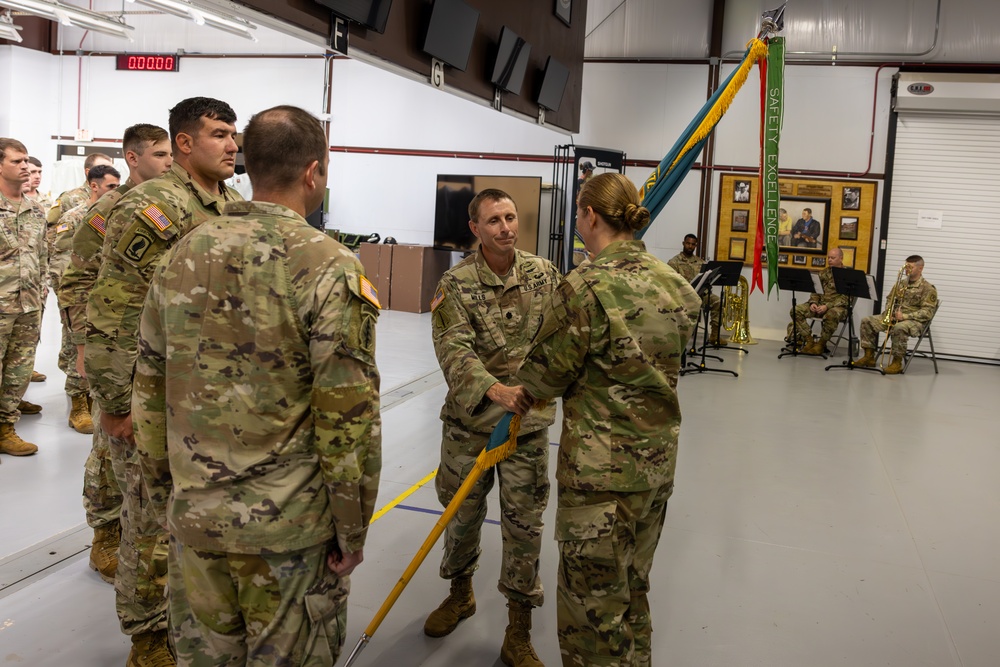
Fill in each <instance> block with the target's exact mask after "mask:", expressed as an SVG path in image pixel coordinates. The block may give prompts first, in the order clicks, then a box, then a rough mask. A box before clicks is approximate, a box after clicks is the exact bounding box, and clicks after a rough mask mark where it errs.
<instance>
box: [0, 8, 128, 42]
mask: <svg viewBox="0 0 1000 667" xmlns="http://www.w3.org/2000/svg"><path fill="white" fill-rule="evenodd" d="M0 7H6V8H7V9H13V10H14V11H17V12H23V13H25V14H31V15H32V16H40V17H42V18H44V19H49V20H50V21H58V22H59V23H61V24H62V25H66V26H73V27H76V28H84V29H85V30H93V31H94V32H99V33H103V34H105V35H111V36H112V37H122V38H125V39H127V40H129V41H130V42H131V41H132V37H131V35H129V32H128V31H129V30H133V29H134V28H132V26H130V25H127V24H126V23H125V22H124V21H121V20H116V19H114V18H112V17H110V16H107V15H106V14H100V13H98V12H92V11H89V10H86V9H81V8H80V7H74V6H73V5H66V4H63V3H61V2H57V1H56V0H0ZM18 41H20V40H18Z"/></svg>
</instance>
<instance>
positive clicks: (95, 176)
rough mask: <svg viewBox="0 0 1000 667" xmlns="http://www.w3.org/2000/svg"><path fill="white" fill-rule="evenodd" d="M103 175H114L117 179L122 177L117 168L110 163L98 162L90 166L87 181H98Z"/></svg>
mask: <svg viewBox="0 0 1000 667" xmlns="http://www.w3.org/2000/svg"><path fill="white" fill-rule="evenodd" d="M105 176H114V177H115V178H118V179H120V178H121V177H122V175H121V174H119V173H118V170H117V169H115V168H114V167H112V166H111V165H110V164H99V165H97V166H96V167H91V168H90V171H88V172H87V182H88V183H90V182H91V181H100V180H101V179H102V178H104V177H105Z"/></svg>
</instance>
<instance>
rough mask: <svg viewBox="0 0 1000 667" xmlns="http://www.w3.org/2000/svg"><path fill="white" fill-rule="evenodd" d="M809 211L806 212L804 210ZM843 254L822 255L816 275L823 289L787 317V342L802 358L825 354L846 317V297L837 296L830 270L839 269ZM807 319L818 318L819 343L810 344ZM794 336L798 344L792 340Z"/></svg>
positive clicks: (836, 252) (838, 251) (810, 333)
mask: <svg viewBox="0 0 1000 667" xmlns="http://www.w3.org/2000/svg"><path fill="white" fill-rule="evenodd" d="M806 210H809V209H806ZM843 266H844V251H843V250H841V249H840V248H830V252H828V253H826V267H827V268H825V269H823V270H822V271H820V273H819V281H820V283H821V284H822V285H823V293H822V294H813V295H812V296H810V297H809V301H807V302H806V303H800V304H798V305H796V306H795V308H793V309H792V311H791V312H790V313H789V315H791V317H792V319H793V320H795V321H794V322H791V323H789V325H788V338H786V340H787V341H789V342H790V343H791V344H792V345H795V346H797V347H801V348H802V349H801V350H800V352H802V354H816V355H820V354H825V353H826V343H827V341H829V340H830V338H831V337H833V334H834V332H835V331H836V330H837V325H838V324H840V323H841V322H843V321H844V319H845V318H846V317H847V302H848V297H847V296H845V295H843V294H837V288H836V286H835V285H834V283H833V270H832V269H835V268H836V269H839V268H843ZM807 318H822V320H823V328H822V330H821V331H820V334H819V339H818V340H816V341H815V342H813V340H812V327H810V326H809V323H807V322H806V319H807ZM793 335H796V336H797V338H798V340H792V336H793Z"/></svg>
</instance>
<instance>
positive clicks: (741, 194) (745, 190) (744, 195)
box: [733, 181, 750, 204]
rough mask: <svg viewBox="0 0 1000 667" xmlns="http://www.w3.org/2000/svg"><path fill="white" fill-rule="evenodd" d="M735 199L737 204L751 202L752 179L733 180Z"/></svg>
mask: <svg viewBox="0 0 1000 667" xmlns="http://www.w3.org/2000/svg"><path fill="white" fill-rule="evenodd" d="M733 201H734V202H736V203H737V204H748V203H750V181H733Z"/></svg>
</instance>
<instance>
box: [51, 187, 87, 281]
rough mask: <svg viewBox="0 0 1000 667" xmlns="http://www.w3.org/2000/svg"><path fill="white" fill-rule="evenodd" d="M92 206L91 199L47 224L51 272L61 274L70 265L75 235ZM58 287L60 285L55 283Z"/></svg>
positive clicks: (55, 274)
mask: <svg viewBox="0 0 1000 667" xmlns="http://www.w3.org/2000/svg"><path fill="white" fill-rule="evenodd" d="M89 208H90V200H89V199H88V200H85V201H84V202H83V203H82V204H79V205H78V206H75V207H73V208H72V209H70V210H68V211H66V212H65V213H63V214H62V215H60V216H59V222H57V223H56V224H54V225H47V226H46V230H45V242H46V243H47V244H48V250H49V273H50V274H52V275H54V276H61V275H62V274H63V272H64V271H65V270H66V267H67V266H69V257H70V255H71V254H73V235H74V234H75V233H76V230H77V229H78V228H79V227H80V223H81V222H82V221H83V217H84V216H85V215H86V214H87V209H89ZM53 287H54V288H57V287H58V285H53Z"/></svg>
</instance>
